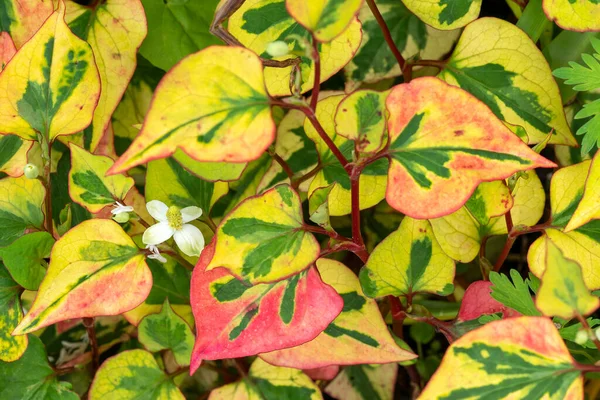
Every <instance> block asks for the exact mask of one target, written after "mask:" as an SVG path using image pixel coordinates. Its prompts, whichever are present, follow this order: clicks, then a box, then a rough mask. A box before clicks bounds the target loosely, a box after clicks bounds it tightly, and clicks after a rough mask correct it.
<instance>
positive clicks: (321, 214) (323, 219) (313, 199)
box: [308, 184, 334, 231]
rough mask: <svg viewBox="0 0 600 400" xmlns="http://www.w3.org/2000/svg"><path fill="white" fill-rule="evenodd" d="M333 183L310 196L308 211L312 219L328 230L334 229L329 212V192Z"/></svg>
mask: <svg viewBox="0 0 600 400" xmlns="http://www.w3.org/2000/svg"><path fill="white" fill-rule="evenodd" d="M332 189H333V184H332V185H329V186H326V187H324V188H318V189H316V190H315V191H314V192H312V193H311V195H310V196H309V198H308V213H309V215H310V220H311V221H312V222H314V223H315V224H317V225H319V226H321V228H324V229H326V230H328V231H333V230H334V229H333V227H332V226H331V221H330V218H329V216H330V213H329V200H328V198H329V194H330V193H331V190H332Z"/></svg>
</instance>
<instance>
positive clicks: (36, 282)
mask: <svg viewBox="0 0 600 400" xmlns="http://www.w3.org/2000/svg"><path fill="white" fill-rule="evenodd" d="M53 245H54V238H53V237H52V235H50V234H49V233H48V232H32V233H29V234H27V235H25V236H21V237H20V238H18V239H17V240H15V241H14V242H12V243H11V244H10V245H8V246H6V247H4V248H0V258H1V259H2V261H3V262H4V265H5V266H6V268H7V269H8V271H9V272H10V274H11V276H12V277H13V279H14V280H15V281H16V282H17V283H18V284H19V285H20V286H23V287H24V288H25V289H27V290H38V287H39V286H40V283H41V282H42V279H43V278H44V275H46V266H47V264H46V261H45V260H44V259H46V258H49V257H50V250H51V249H52V246H53Z"/></svg>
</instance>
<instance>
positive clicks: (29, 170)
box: [23, 164, 40, 179]
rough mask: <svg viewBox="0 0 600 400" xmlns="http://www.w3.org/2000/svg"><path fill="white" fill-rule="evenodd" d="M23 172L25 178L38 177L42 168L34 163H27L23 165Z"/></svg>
mask: <svg viewBox="0 0 600 400" xmlns="http://www.w3.org/2000/svg"><path fill="white" fill-rule="evenodd" d="M23 174H24V175H25V178H28V179H36V178H37V177H38V175H39V174H40V170H39V168H38V167H37V166H35V165H34V164H27V165H25V167H23Z"/></svg>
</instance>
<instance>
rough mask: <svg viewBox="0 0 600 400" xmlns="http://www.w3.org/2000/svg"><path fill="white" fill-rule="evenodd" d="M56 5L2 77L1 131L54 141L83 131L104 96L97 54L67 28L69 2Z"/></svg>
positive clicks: (0, 86) (0, 89)
mask: <svg viewBox="0 0 600 400" xmlns="http://www.w3.org/2000/svg"><path fill="white" fill-rule="evenodd" d="M58 4H59V7H58V9H57V11H55V12H54V13H53V14H52V16H51V17H49V18H48V19H47V20H46V22H44V24H43V25H42V27H41V28H40V29H39V31H37V32H36V34H35V35H34V36H33V37H32V38H31V40H29V41H28V42H27V43H26V44H25V45H24V46H23V47H22V48H21V49H20V50H19V51H18V52H17V54H15V56H14V57H13V58H12V60H11V62H9V63H8V64H7V65H6V67H5V68H4V70H3V71H2V75H0V92H1V93H2V94H1V95H0V116H1V118H0V132H2V133H5V134H7V133H9V134H14V135H18V136H20V137H22V138H24V139H29V140H32V139H38V134H39V135H43V136H44V137H46V139H47V140H53V139H54V138H56V137H57V136H59V135H70V134H73V133H76V132H79V131H81V130H83V129H84V128H85V127H87V126H88V125H89V124H90V122H91V120H92V114H93V112H94V109H95V108H96V103H97V102H98V97H99V95H100V79H99V77H98V70H97V68H96V64H95V61H94V56H93V54H92V50H91V49H90V46H89V45H88V44H87V43H86V42H84V41H83V40H81V39H79V38H78V37H77V36H75V35H74V34H73V33H72V32H71V31H70V30H69V28H68V27H67V24H66V23H65V21H64V16H65V5H64V3H63V2H62V1H60V2H59V3H58ZM24 71H25V72H24Z"/></svg>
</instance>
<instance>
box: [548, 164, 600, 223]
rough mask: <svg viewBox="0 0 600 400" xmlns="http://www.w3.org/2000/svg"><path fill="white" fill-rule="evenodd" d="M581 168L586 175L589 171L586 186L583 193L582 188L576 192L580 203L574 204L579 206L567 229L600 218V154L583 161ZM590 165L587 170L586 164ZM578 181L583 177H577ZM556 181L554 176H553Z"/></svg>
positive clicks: (581, 171)
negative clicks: (589, 160) (599, 199)
mask: <svg viewBox="0 0 600 400" xmlns="http://www.w3.org/2000/svg"><path fill="white" fill-rule="evenodd" d="M578 165H582V166H581V168H578V169H577V172H579V173H580V174H582V175H584V174H586V172H587V178H586V180H585V187H584V188H583V193H581V191H580V190H578V191H577V192H576V194H577V195H578V196H577V197H578V198H576V200H579V202H578V204H575V203H574V204H573V205H575V206H576V207H577V208H576V209H575V212H573V216H572V217H571V219H570V220H569V223H568V224H567V226H566V227H565V231H566V232H568V231H572V230H573V229H576V228H579V227H581V226H582V225H585V224H587V223H588V222H590V221H591V220H597V219H600V204H599V203H600V202H599V201H598V198H599V197H600V156H595V157H594V158H593V160H592V161H591V165H590V162H585V161H584V162H583V163H581V164H578ZM586 165H587V166H588V170H587V171H585V169H586V168H585V166H586ZM575 181H576V182H580V181H581V177H579V176H578V177H577V178H576V179H575ZM552 182H554V178H552Z"/></svg>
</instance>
